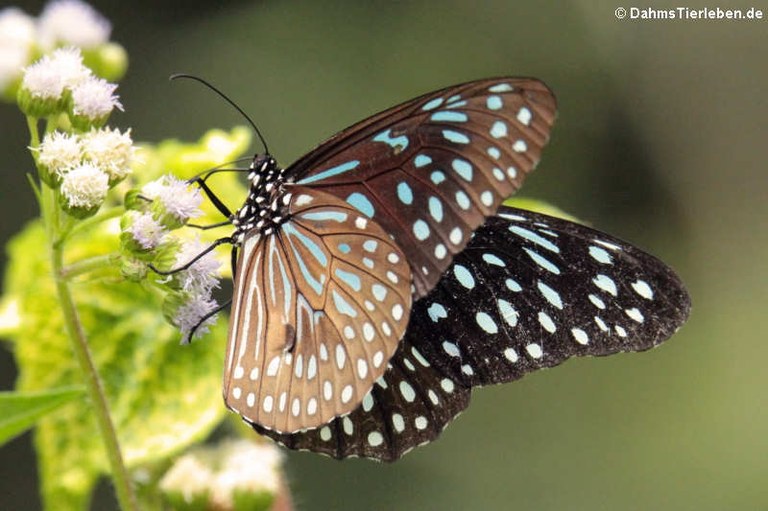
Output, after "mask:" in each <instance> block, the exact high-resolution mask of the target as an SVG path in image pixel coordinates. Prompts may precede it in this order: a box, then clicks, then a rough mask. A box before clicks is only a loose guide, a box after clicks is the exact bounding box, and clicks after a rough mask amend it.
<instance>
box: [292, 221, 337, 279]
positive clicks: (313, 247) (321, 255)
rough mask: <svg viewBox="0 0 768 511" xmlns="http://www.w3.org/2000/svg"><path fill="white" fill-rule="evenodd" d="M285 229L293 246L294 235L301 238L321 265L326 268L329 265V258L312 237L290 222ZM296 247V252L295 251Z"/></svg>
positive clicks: (302, 242)
mask: <svg viewBox="0 0 768 511" xmlns="http://www.w3.org/2000/svg"><path fill="white" fill-rule="evenodd" d="M283 231H285V233H286V234H287V235H288V239H289V241H290V242H291V246H293V239H292V237H293V236H295V237H296V238H298V239H299V241H300V242H301V244H302V245H304V247H305V248H306V249H307V250H309V253H310V254H312V256H313V257H314V258H315V259H316V260H317V262H318V263H320V265H321V266H322V267H323V268H325V267H326V266H328V258H327V257H326V255H325V252H324V251H323V250H322V249H321V248H320V247H319V246H318V245H317V243H315V242H314V241H312V240H311V239H309V238H308V237H306V236H305V235H304V234H302V233H300V232H299V231H297V230H296V228H295V227H294V226H293V224H291V223H290V222H288V223H286V224H285V225H284V226H283ZM295 251H296V250H295V247H294V252H295Z"/></svg>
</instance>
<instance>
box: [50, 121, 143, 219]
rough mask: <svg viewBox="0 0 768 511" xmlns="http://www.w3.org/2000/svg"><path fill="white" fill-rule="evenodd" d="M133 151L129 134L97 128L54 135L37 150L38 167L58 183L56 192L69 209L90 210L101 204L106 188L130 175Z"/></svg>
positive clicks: (57, 132) (52, 180)
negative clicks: (58, 191)
mask: <svg viewBox="0 0 768 511" xmlns="http://www.w3.org/2000/svg"><path fill="white" fill-rule="evenodd" d="M134 155H135V148H134V146H133V141H132V140H131V132H130V130H128V131H126V132H125V133H121V132H120V130H118V129H110V128H100V129H91V131H89V132H87V133H84V134H82V135H74V134H68V133H63V132H59V131H54V132H52V133H49V134H48V135H46V137H45V138H44V139H43V141H42V142H41V143H40V147H39V148H38V158H37V160H38V163H39V164H40V165H42V166H43V167H44V168H45V170H46V171H47V175H49V176H51V179H50V182H51V183H53V184H55V183H58V182H59V181H60V182H61V187H60V191H61V194H62V196H63V198H64V199H65V200H66V202H67V205H68V206H69V207H71V208H83V209H89V210H90V209H93V208H97V207H98V206H99V205H101V203H102V202H104V198H105V197H106V195H107V191H108V190H109V187H110V186H112V185H114V184H116V183H118V182H119V181H121V180H122V179H123V178H125V176H127V175H128V174H129V173H130V171H131V164H132V162H133V160H134Z"/></svg>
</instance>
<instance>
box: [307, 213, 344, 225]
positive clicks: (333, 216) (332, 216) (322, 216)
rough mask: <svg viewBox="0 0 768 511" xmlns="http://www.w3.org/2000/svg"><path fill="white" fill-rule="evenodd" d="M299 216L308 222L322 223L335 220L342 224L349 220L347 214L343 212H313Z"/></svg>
mask: <svg viewBox="0 0 768 511" xmlns="http://www.w3.org/2000/svg"><path fill="white" fill-rule="evenodd" d="M299 216H300V217H301V218H304V219H306V220H317V221H320V222H323V221H326V220H333V221H335V222H339V223H341V222H345V221H346V220H347V214H346V213H342V212H341V211H312V212H310V213H303V214H301V215H299Z"/></svg>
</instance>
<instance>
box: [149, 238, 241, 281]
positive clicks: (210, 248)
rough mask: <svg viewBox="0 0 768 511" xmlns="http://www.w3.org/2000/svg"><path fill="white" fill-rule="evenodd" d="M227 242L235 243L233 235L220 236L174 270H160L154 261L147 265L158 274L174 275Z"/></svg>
mask: <svg viewBox="0 0 768 511" xmlns="http://www.w3.org/2000/svg"><path fill="white" fill-rule="evenodd" d="M226 243H234V240H233V239H232V238H231V237H229V236H228V237H226V238H219V239H217V240H216V241H214V242H213V243H211V244H210V245H209V246H208V247H207V248H206V249H205V250H203V251H202V252H200V253H199V254H197V255H196V256H195V257H193V258H192V259H191V260H190V261H189V262H187V263H186V264H184V265H182V266H179V267H178V268H174V269H172V270H167V271H164V270H160V269H158V268H157V267H156V266H154V265H153V264H152V263H150V264H148V265H147V266H149V269H150V270H152V271H153V272H155V273H157V274H158V275H173V274H176V273H179V272H180V271H184V270H186V269H188V268H189V267H190V266H192V265H193V264H195V263H196V262H197V261H199V260H200V259H202V258H203V257H205V256H206V255H207V254H209V253H210V252H212V251H213V250H214V249H215V248H216V247H218V246H219V245H224V244H226Z"/></svg>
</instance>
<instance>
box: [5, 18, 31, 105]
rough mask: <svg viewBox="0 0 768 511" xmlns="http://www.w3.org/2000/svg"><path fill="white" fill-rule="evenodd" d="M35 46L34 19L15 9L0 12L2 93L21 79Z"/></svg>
mask: <svg viewBox="0 0 768 511" xmlns="http://www.w3.org/2000/svg"><path fill="white" fill-rule="evenodd" d="M34 44H35V22H34V19H33V18H32V17H31V16H29V15H28V14H26V13H25V12H24V11H22V10H21V9H17V8H15V7H8V8H5V9H2V10H0V92H4V91H5V89H6V88H7V87H8V86H9V85H11V84H12V83H13V82H15V81H16V80H18V79H19V78H21V73H22V69H23V68H24V66H26V65H27V64H29V61H30V59H31V57H32V48H33V47H34Z"/></svg>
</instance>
